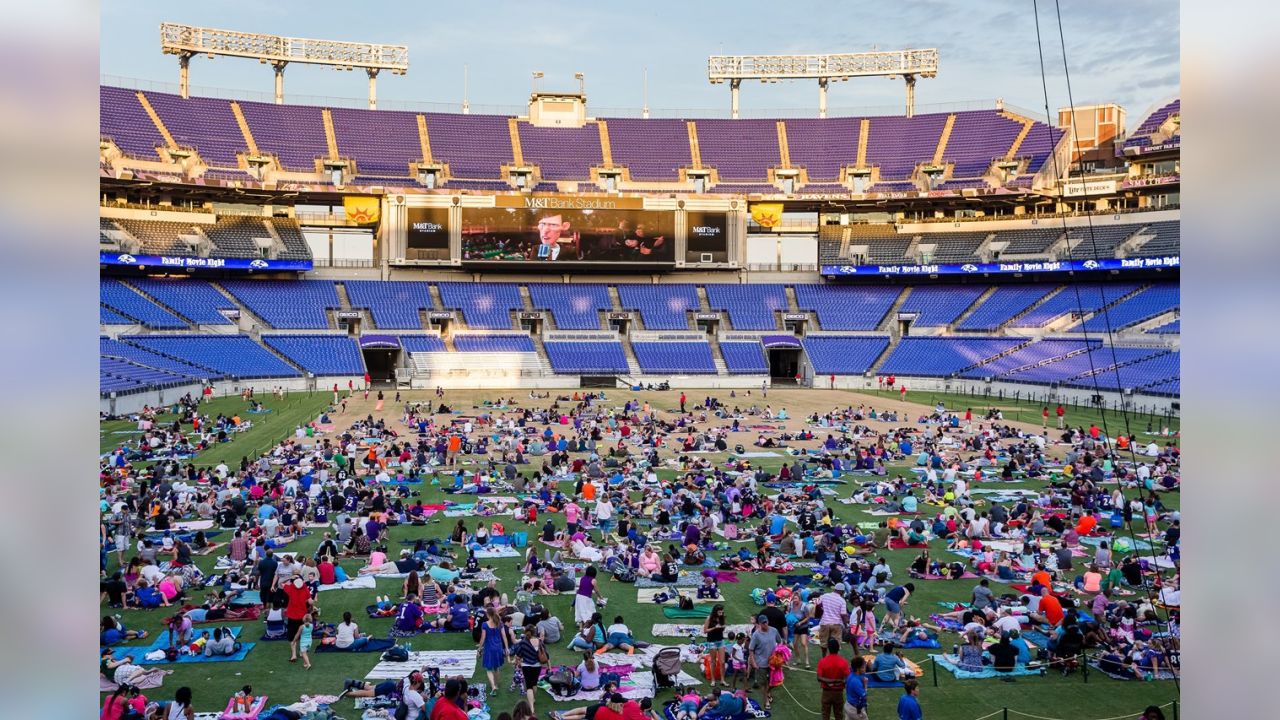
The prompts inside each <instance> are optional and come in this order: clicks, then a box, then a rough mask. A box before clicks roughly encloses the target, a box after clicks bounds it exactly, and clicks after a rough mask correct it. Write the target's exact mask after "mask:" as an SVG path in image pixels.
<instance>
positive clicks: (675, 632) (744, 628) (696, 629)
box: [650, 623, 751, 638]
mask: <svg viewBox="0 0 1280 720" xmlns="http://www.w3.org/2000/svg"><path fill="white" fill-rule="evenodd" d="M650 632H651V634H652V635H653V636H654V637H681V638H687V637H694V636H698V635H701V634H702V626H701V625H682V624H679V623H654V626H653V630H652V631H650ZM750 632H751V626H750V625H730V626H728V627H726V628H725V631H724V633H725V637H732V636H734V635H737V634H738V633H743V634H744V635H745V634H747V633H750Z"/></svg>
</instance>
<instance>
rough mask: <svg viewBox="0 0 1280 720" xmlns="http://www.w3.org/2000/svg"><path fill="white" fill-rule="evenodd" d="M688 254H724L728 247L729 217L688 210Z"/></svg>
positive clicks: (721, 214) (716, 213)
mask: <svg viewBox="0 0 1280 720" xmlns="http://www.w3.org/2000/svg"><path fill="white" fill-rule="evenodd" d="M686 217H687V219H688V222H687V223H686V225H687V226H688V228H689V248H688V249H689V252H719V253H722V252H725V251H726V250H727V249H728V247H729V245H728V232H729V216H728V215H727V214H725V213H722V212H699V211H695V210H690V211H689V213H688V215H687V216H686Z"/></svg>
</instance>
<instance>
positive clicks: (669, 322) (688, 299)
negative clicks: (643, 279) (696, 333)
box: [618, 283, 698, 330]
mask: <svg viewBox="0 0 1280 720" xmlns="http://www.w3.org/2000/svg"><path fill="white" fill-rule="evenodd" d="M618 298H619V299H620V300H621V301H622V308H623V309H624V310H637V311H639V312H640V320H641V321H642V322H643V323H644V327H645V329H646V330H688V329H689V313H688V311H690V310H694V311H696V310H697V309H698V290H697V288H696V287H694V286H693V285H640V284H635V283H629V284H620V285H618Z"/></svg>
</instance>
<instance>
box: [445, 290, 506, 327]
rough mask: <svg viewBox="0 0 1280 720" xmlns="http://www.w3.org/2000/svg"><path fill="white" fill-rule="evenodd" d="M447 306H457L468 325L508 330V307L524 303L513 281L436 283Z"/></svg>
mask: <svg viewBox="0 0 1280 720" xmlns="http://www.w3.org/2000/svg"><path fill="white" fill-rule="evenodd" d="M436 287H438V288H439V289H440V300H441V301H442V302H444V307H445V309H446V310H459V311H461V312H462V317H463V318H464V319H465V320H466V321H467V325H470V326H471V327H473V328H480V329H484V330H510V329H511V327H512V326H511V311H512V310H519V309H521V308H523V307H524V303H523V302H522V301H521V299H520V289H519V287H517V286H516V285H515V284H514V283H466V282H442V283H437V285H436Z"/></svg>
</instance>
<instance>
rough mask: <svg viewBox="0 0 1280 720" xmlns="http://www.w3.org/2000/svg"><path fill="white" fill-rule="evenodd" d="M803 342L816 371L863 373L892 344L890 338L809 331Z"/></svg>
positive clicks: (825, 372)
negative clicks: (824, 333)
mask: <svg viewBox="0 0 1280 720" xmlns="http://www.w3.org/2000/svg"><path fill="white" fill-rule="evenodd" d="M802 343H803V344H804V349H805V352H806V353H807V354H808V356H809V362H811V363H812V364H813V371H814V372H815V373H816V374H818V375H861V374H863V373H865V372H866V371H867V370H869V369H870V368H871V364H872V363H874V362H875V361H876V358H878V357H880V354H881V353H883V352H884V349H885V348H886V347H888V346H889V338H887V337H858V336H837V335H810V336H808V337H806V338H805V339H804V340H803V341H802Z"/></svg>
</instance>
